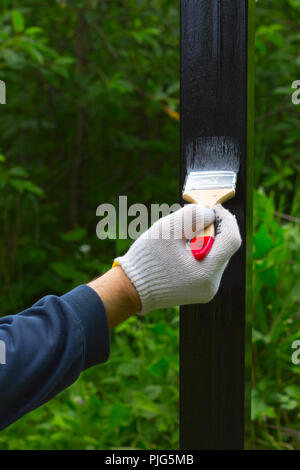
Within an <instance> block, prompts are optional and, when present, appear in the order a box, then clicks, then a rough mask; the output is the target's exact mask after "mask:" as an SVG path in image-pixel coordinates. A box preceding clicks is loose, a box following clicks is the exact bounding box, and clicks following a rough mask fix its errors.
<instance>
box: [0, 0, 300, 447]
mask: <svg viewBox="0 0 300 470" xmlns="http://www.w3.org/2000/svg"><path fill="white" fill-rule="evenodd" d="M178 6H179V2H174V1H171V0H150V1H149V0H148V1H146V0H140V1H138V2H137V1H136V0H128V1H126V2H108V1H103V0H102V1H100V0H84V1H83V0H78V1H77V2H71V1H62V0H57V1H55V2H54V1H53V0H51V1H50V0H45V1H44V2H43V14H41V11H40V10H39V9H38V8H36V2H35V1H33V0H26V1H25V0H23V1H22V2H20V1H14V2H13V1H12V0H2V2H1V7H0V26H1V27H0V79H1V80H4V81H5V82H6V84H7V105H5V106H2V107H1V114H0V126H1V136H0V191H1V198H0V209H1V210H0V221H1V229H2V230H1V233H0V272H1V283H0V300H1V305H2V313H3V314H9V313H15V312H17V311H18V310H21V309H23V308H25V307H26V306H27V305H31V304H32V303H33V302H34V301H36V300H37V299H38V298H40V297H42V296H43V295H45V294H49V293H55V294H58V295H59V294H62V293H64V292H66V291H67V290H69V289H71V288H73V287H74V286H75V285H77V284H80V283H83V282H86V281H88V280H89V279H91V278H92V277H94V276H96V275H98V274H99V273H101V272H104V271H105V270H107V269H108V268H109V267H110V266H111V261H112V258H113V257H114V255H115V254H116V253H117V254H119V253H121V252H123V251H124V250H126V249H127V247H128V242H127V241H126V240H117V241H116V242H114V241H105V242H104V241H101V242H100V241H99V240H97V238H96V234H95V228H96V224H97V218H96V208H97V206H98V205H99V204H100V203H102V202H111V203H113V204H115V205H117V203H118V195H122V194H128V196H129V201H128V202H129V204H130V203H131V202H137V201H138V202H144V203H146V204H149V205H150V204H151V203H153V202H167V203H173V202H174V201H176V200H177V199H178V176H179V161H178V160H179V159H178V149H179V142H178V138H179V125H178V120H179V114H178V112H179V76H178V70H179V14H178V13H179V11H178ZM299 9H300V2H299V1H298V0H288V1H287V2H282V1H281V0H274V1H273V2H268V3H266V2H261V1H259V2H257V35H256V46H257V47H256V159H255V185H256V188H259V189H258V190H257V191H256V192H255V214H254V215H255V236H254V285H253V295H254V309H253V324H254V330H253V375H252V384H253V394H252V402H253V403H252V419H253V425H252V445H253V447H254V448H267V449H270V448H272V449H290V448H300V442H299V441H300V439H299V433H297V431H295V429H296V428H297V423H298V420H299V416H300V409H299V398H300V387H299V374H300V369H299V366H296V365H293V364H292V361H291V354H292V349H291V345H292V342H293V341H294V340H297V339H300V310H299V302H300V294H299V292H300V285H299V274H300V273H299V266H300V263H299V262H300V259H299V257H300V255H299V253H300V233H299V230H300V226H299V223H298V222H299V221H298V222H297V219H296V218H297V217H299V213H300V190H299V173H300V172H299V170H300V159H299V152H300V148H299V107H297V106H294V105H292V103H291V94H292V92H293V91H294V90H292V88H291V84H292V82H293V81H294V80H297V79H299V78H300V77H299V75H298V69H299V63H300V56H299V41H300V35H299V33H298V32H297V31H298V30H299V22H300V20H299ZM291 217H292V218H293V217H294V218H295V219H290V218H291ZM289 219H290V220H289ZM292 220H295V221H292ZM111 343H112V344H111V357H110V360H109V362H108V363H107V364H105V365H103V366H99V367H94V368H92V369H90V370H87V371H85V372H84V373H83V374H82V376H81V377H80V379H79V380H78V381H77V382H76V383H75V384H74V385H73V386H72V387H70V388H69V389H68V390H66V391H64V392H62V393H61V394H60V395H59V396H58V397H56V398H55V399H53V400H51V402H49V403H47V404H45V405H44V406H43V407H41V408H39V409H37V410H35V411H34V412H32V413H30V414H29V415H27V416H25V417H23V418H22V419H20V420H19V421H18V422H16V423H15V424H13V425H12V426H11V427H9V428H8V429H7V430H5V431H3V432H2V433H1V434H0V449H82V448H84V449H107V448H130V449H136V448H140V449H176V448H177V447H178V420H179V413H178V380H179V377H178V311H177V309H174V310H170V311H167V312H165V311H164V312H163V313H162V312H155V313H153V314H151V315H149V316H147V317H146V318H131V319H130V320H128V321H127V322H126V323H124V324H123V325H120V326H119V327H118V328H117V329H116V331H114V332H113V334H112V340H111Z"/></svg>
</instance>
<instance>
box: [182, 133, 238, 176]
mask: <svg viewBox="0 0 300 470" xmlns="http://www.w3.org/2000/svg"><path fill="white" fill-rule="evenodd" d="M185 151H186V165H187V173H189V172H190V171H218V170H220V171H221V170H226V171H234V172H235V173H238V171H239V167H240V148H239V144H238V142H237V141H236V140H235V139H233V138H232V137H223V136H214V137H199V138H198V139H193V140H192V141H190V142H189V143H188V144H187V146H186V149H185Z"/></svg>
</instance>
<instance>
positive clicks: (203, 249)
mask: <svg viewBox="0 0 300 470" xmlns="http://www.w3.org/2000/svg"><path fill="white" fill-rule="evenodd" d="M190 243H191V250H192V253H193V255H194V258H195V259H196V260H197V261H201V260H203V259H204V258H205V256H207V255H208V253H209V252H210V250H211V248H212V246H213V243H214V237H213V236H212V235H208V236H202V237H194V238H192V239H191V242H190Z"/></svg>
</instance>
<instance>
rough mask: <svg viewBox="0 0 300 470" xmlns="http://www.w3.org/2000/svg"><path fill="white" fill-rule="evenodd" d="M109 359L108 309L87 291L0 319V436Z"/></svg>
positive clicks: (78, 290) (51, 298) (85, 288)
mask: <svg viewBox="0 0 300 470" xmlns="http://www.w3.org/2000/svg"><path fill="white" fill-rule="evenodd" d="M108 356H109V329H108V324H107V318H106V313H105V309H104V305H103V303H102V301H101V299H100V297H99V296H98V295H97V294H96V292H95V291H94V290H93V289H91V288H90V287H88V286H85V285H83V286H79V287H77V288H76V289H74V290H72V291H70V292H68V293H67V294H65V295H63V296H62V297H56V296H54V295H49V296H46V297H44V298H42V299H41V300H39V301H38V302H37V303H36V304H34V305H33V306H32V307H31V308H29V309H27V310H24V311H23V312H21V313H19V314H17V315H11V316H7V317H3V318H0V430H1V429H4V428H5V427H6V426H8V425H9V424H11V423H12V422H14V421H16V420H17V419H19V418H20V417H21V416H23V415H24V414H26V413H28V412H29V411H31V410H33V409H34V408H37V407H38V406H40V405H42V404H43V403H45V402H46V401H48V400H50V398H52V397H54V396H55V395H56V394H57V393H59V392H60V391H62V390H63V389H65V388H66V387H68V386H69V385H71V384H72V383H73V382H74V381H75V380H76V379H77V378H78V376H79V375H80V373H81V371H83V370H85V369H87V368H89V367H91V366H93V365H96V364H100V363H103V362H105V361H107V359H108Z"/></svg>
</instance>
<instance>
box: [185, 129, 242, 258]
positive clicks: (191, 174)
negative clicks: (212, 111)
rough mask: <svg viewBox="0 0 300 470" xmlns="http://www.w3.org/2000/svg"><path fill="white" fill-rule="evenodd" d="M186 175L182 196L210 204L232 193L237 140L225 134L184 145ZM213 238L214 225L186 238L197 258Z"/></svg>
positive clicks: (237, 152)
mask: <svg viewBox="0 0 300 470" xmlns="http://www.w3.org/2000/svg"><path fill="white" fill-rule="evenodd" d="M186 162H187V176H186V180H185V184H184V187H183V195H182V197H183V199H184V200H185V201H187V202H191V203H196V204H202V205H204V206H208V207H213V206H214V205H216V204H223V203H224V202H226V201H228V200H229V199H231V198H233V197H234V196H235V188H236V181H237V173H238V170H239V162H240V151H239V146H238V143H237V142H236V141H235V140H234V139H232V138H228V137H204V138H199V139H197V140H194V141H193V142H191V143H190V144H189V145H188V146H187V147H186ZM214 238H215V224H212V225H210V226H209V227H206V229H205V230H204V231H202V232H198V233H197V234H196V236H194V237H193V238H191V239H190V240H189V244H190V247H191V250H192V253H193V255H194V257H195V259H197V260H198V261H201V260H202V259H204V258H205V256H207V254H208V253H209V252H210V250H211V248H212V246H213V242H214Z"/></svg>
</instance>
